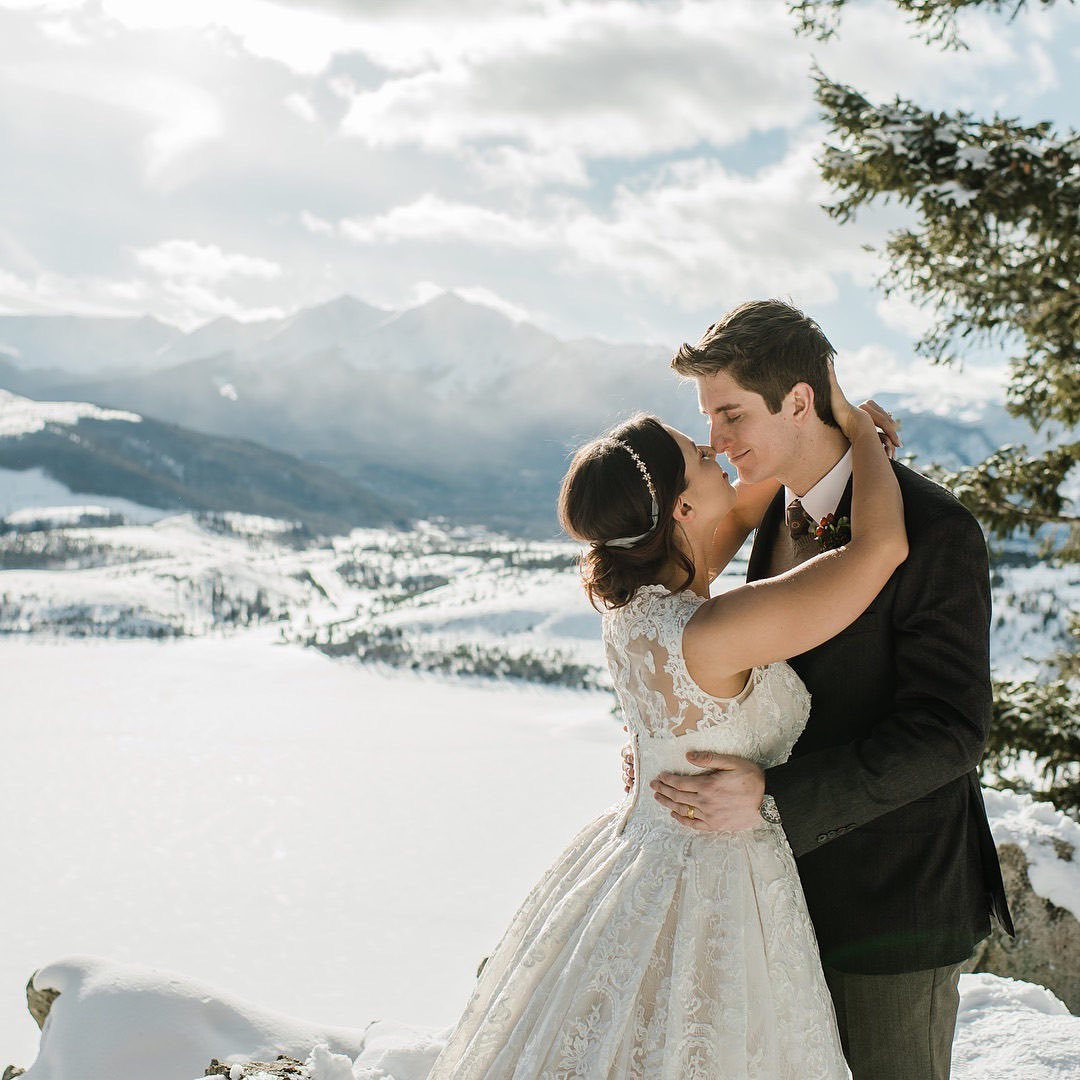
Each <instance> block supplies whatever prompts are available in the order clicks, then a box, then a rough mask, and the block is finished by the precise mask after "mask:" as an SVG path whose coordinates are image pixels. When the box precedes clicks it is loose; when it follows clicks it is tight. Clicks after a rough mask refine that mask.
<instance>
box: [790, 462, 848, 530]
mask: <svg viewBox="0 0 1080 1080" xmlns="http://www.w3.org/2000/svg"><path fill="white" fill-rule="evenodd" d="M849 479H851V447H848V452H847V453H846V454H845V455H844V456H843V457H842V458H841V459H840V460H839V461H838V462H837V463H836V464H835V465H834V466H833V467H832V468H831V469H830V470H829V471H828V472H827V473H826V474H825V475H824V476H823V477H822V478H821V479H820V480H819V481H818V482H817V483H816V484H815V485H814V486H813V487H812V488H811V489H810V490H809V491H808V492H807V493H806V494H805V495H803V497H802V498H801V499H800V498H799V496H798V495H796V494H795V492H794V491H792V490H791V488H789V487H785V488H784V507H785V509H786V508H787V507H789V506H790V505H791V502H792V500H793V499H799V502H801V503H802V506H803V509H804V510H805V511H806V512H807V514H808V515H809V516H810V517H811V518H813V520H814V521H815V522H819V521H821V519H822V518H823V517H824V516H825V515H826V514H834V513H836V507H837V506H838V505H839V503H840V498H841V496H842V495H843V494H844V489H845V488H846V487H847V482H848V480H849Z"/></svg>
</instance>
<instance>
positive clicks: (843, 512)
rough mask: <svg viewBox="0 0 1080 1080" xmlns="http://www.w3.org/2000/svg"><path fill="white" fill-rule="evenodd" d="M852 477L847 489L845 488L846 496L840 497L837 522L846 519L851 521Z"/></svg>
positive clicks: (837, 507) (837, 506)
mask: <svg viewBox="0 0 1080 1080" xmlns="http://www.w3.org/2000/svg"><path fill="white" fill-rule="evenodd" d="M851 479H852V478H851V477H850V476H849V477H848V482H847V487H846V488H844V494H843V495H841V496H840V501H839V502H838V503H837V504H836V520H837V521H839V520H840V519H841V518H844V517H846V518H847V519H848V520H849V521H850V520H851Z"/></svg>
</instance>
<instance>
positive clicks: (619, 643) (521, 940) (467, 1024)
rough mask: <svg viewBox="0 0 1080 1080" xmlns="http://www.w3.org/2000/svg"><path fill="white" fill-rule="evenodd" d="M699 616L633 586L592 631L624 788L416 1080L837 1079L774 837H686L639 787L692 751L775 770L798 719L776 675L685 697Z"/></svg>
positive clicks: (806, 939) (546, 881)
mask: <svg viewBox="0 0 1080 1080" xmlns="http://www.w3.org/2000/svg"><path fill="white" fill-rule="evenodd" d="M702 603H704V601H703V600H702V599H701V598H700V597H697V596H694V595H693V594H691V593H687V592H682V593H675V594H670V593H668V592H667V590H666V589H664V588H662V587H661V586H658V585H650V586H646V587H644V588H642V589H639V590H638V592H637V593H636V594H635V596H634V598H633V599H632V600H631V602H630V603H629V604H628V605H626V606H625V607H623V608H620V609H618V610H616V611H611V612H608V613H607V614H606V615H605V616H604V644H605V648H606V651H607V658H608V663H609V665H610V668H611V674H612V678H613V680H614V684H615V692H616V695H617V697H618V700H619V705H620V706H621V709H622V712H623V716H624V718H625V720H626V724H627V727H628V728H629V729H630V731H631V732H632V734H633V740H634V748H635V769H636V778H637V779H636V783H635V785H634V788H633V790H632V791H631V793H630V795H629V796H627V798H626V799H624V800H623V801H622V802H621V803H619V804H617V805H616V806H614V807H612V808H610V809H609V810H607V811H605V813H603V814H602V815H601V816H600V817H598V818H597V819H596V820H595V821H592V822H590V823H589V824H588V825H586V826H585V828H584V829H582V830H581V832H579V833H578V835H577V836H576V837H575V838H574V839H573V841H572V842H571V844H570V846H569V847H568V848H567V849H566V850H565V851H564V852H563V854H562V855H561V856H560V857H559V858H558V859H557V860H556V861H555V863H554V864H553V865H552V866H551V867H550V868H549V869H548V870H547V872H546V873H545V874H544V876H543V877H542V878H541V880H540V881H539V882H538V883H537V885H536V886H535V887H534V888H533V890H532V892H530V893H529V895H528V897H526V899H525V901H524V903H523V904H522V905H521V907H520V908H519V909H518V912H517V914H516V915H515V916H514V918H513V921H512V922H511V924H510V927H509V928H508V929H507V931H506V933H505V935H504V937H503V939H502V941H501V942H500V943H499V945H498V947H497V948H496V950H495V952H494V953H493V954H492V956H491V957H490V959H489V960H488V962H487V964H486V965H485V966H484V969H483V971H482V973H481V975H480V977H479V979H478V980H477V985H476V988H475V990H474V992H473V995H472V998H471V1000H470V1001H469V1004H468V1005H467V1007H466V1009H465V1012H464V1013H463V1015H462V1017H461V1019H460V1020H459V1022H458V1024H457V1026H456V1027H455V1029H454V1031H453V1033H452V1034H451V1036H450V1039H449V1041H448V1043H447V1046H446V1049H445V1050H444V1051H443V1052H442V1054H441V1055H440V1056H439V1058H438V1060H437V1061H436V1062H435V1065H434V1066H433V1069H432V1071H431V1073H430V1075H429V1080H443V1078H449V1077H454V1078H456V1080H464V1078H477V1077H484V1078H487V1080H496V1078H498V1080H502V1078H508V1080H509V1078H514V1080H533V1078H535V1080H578V1078H581V1080H585V1078H588V1080H625V1078H641V1080H727V1078H732V1080H734V1078H736V1077H737V1078H739V1080H842V1078H846V1077H847V1076H848V1075H849V1074H848V1071H847V1067H846V1065H845V1064H844V1059H843V1056H842V1053H841V1049H840V1042H839V1037H838V1035H837V1032H836V1023H835V1020H834V1016H833V1010H832V1002H831V1000H830V998H829V994H828V989H827V987H826V985H825V980H824V977H823V975H822V973H821V965H820V962H819V959H818V950H817V942H816V940H815V938H814V932H813V927H812V926H811V923H810V917H809V915H808V914H807V911H806V903H805V901H804V899H803V893H802V886H801V885H800V883H799V878H798V874H797V872H796V869H795V861H794V859H793V857H792V855H791V850H790V848H789V847H788V844H787V840H786V838H785V836H784V833H783V830H782V829H781V828H779V827H777V826H772V825H768V824H766V823H765V822H762V824H761V826H760V827H758V828H755V829H750V830H747V831H744V832H735V833H718V832H705V831H698V830H693V829H689V828H687V827H686V826H684V825H680V824H679V823H678V822H677V821H675V820H674V819H673V818H671V816H670V813H669V811H668V810H667V809H666V808H665V807H663V806H662V805H660V804H659V803H658V802H657V801H656V800H655V799H653V798H652V793H651V790H650V789H649V788H648V786H647V785H648V782H649V780H650V779H652V777H653V776H655V775H656V774H657V773H659V772H665V771H668V772H679V773H684V774H686V773H695V772H699V771H701V770H699V769H696V768H695V767H693V766H691V765H690V764H689V762H687V760H686V758H685V754H686V753H687V752H688V751H690V750H712V751H716V752H719V753H725V754H737V755H739V756H740V757H746V758H750V759H752V760H754V761H757V762H758V763H759V764H761V765H762V766H765V767H768V766H770V765H774V764H778V763H779V762H782V761H784V760H785V759H786V758H787V756H788V754H789V753H790V752H791V748H792V746H793V745H794V743H795V740H796V739H797V738H798V737H799V734H800V733H801V732H802V729H803V726H804V725H805V723H806V718H807V715H808V713H809V709H810V697H809V694H808V693H807V690H806V687H805V686H804V685H803V684H802V682H801V681H800V679H799V678H798V676H797V675H796V674H795V673H794V672H793V671H792V669H791V668H790V667H788V665H787V664H784V663H777V664H769V665H768V666H766V667H762V668H756V669H755V670H754V671H753V672H752V673H751V676H750V679H749V681H748V682H747V685H746V687H745V688H744V689H743V691H742V693H740V694H739V695H738V696H737V697H734V698H728V699H719V698H714V697H711V696H709V695H708V694H706V693H705V692H704V691H703V690H702V689H701V688H700V687H698V686H697V684H696V683H695V682H694V681H693V680H692V679H691V677H690V674H689V672H688V671H687V669H686V664H685V662H684V661H683V655H682V635H683V630H684V629H685V627H686V624H687V622H689V620H690V618H691V617H692V616H693V614H694V612H695V611H697V609H698V607H699V606H700V605H701V604H702ZM551 797H552V798H553V799H554V798H557V797H558V793H557V792H552V793H551Z"/></svg>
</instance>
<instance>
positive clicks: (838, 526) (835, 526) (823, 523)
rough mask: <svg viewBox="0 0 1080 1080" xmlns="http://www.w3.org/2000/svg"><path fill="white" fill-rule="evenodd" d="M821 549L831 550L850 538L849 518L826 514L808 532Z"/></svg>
mask: <svg viewBox="0 0 1080 1080" xmlns="http://www.w3.org/2000/svg"><path fill="white" fill-rule="evenodd" d="M810 535H811V536H812V537H813V538H814V540H815V541H816V542H817V545H818V547H819V548H821V550H822V551H832V549H833V548H838V547H841V546H842V545H844V544H846V543H847V542H848V541H849V540H850V539H851V519H850V518H846V517H842V518H837V516H836V515H835V514H826V515H825V516H824V517H823V518H822V519H821V520H820V521H819V522H818V523H817V526H816V527H815V528H814V530H813V531H812V532H811V534H810Z"/></svg>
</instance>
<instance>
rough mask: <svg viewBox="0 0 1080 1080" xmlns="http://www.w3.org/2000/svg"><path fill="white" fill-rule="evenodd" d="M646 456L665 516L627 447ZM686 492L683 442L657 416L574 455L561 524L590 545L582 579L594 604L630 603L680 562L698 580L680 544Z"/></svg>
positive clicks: (622, 427) (633, 421)
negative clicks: (625, 542) (631, 540)
mask: <svg viewBox="0 0 1080 1080" xmlns="http://www.w3.org/2000/svg"><path fill="white" fill-rule="evenodd" d="M619 443H625V444H626V446H629V447H631V448H632V449H633V451H634V452H635V453H636V454H637V455H638V457H640V458H641V460H642V462H643V463H644V465H645V467H646V469H648V471H649V477H650V479H651V480H652V483H653V487H654V488H655V489H656V502H657V505H658V506H659V511H660V512H659V516H658V518H657V521H656V526H655V527H654V528H650V524H651V521H652V500H651V496H650V493H649V489H648V486H647V485H646V483H645V478H644V477H643V476H642V474H641V470H640V469H639V468H638V464H637V462H636V461H634V459H633V458H632V457H631V456H630V454H628V453H627V452H626V449H625V448H624V447H622V446H620V445H619ZM685 490H686V462H685V460H684V458H683V453H682V450H681V449H680V447H679V444H678V443H677V442H676V441H675V440H674V439H673V438H672V436H671V435H669V434H668V432H667V430H666V429H665V427H664V425H663V424H662V423H661V422H660V421H659V420H658V419H657V418H656V417H655V416H649V415H648V414H646V413H638V414H637V415H636V416H632V417H631V418H630V419H629V420H627V421H626V422H625V423H622V424H619V425H618V427H614V428H612V429H611V430H610V431H608V432H606V433H605V434H603V435H601V436H600V438H598V439H594V440H593V441H592V442H590V443H586V445H585V446H583V447H581V449H580V450H578V452H577V453H576V454H575V455H574V460H573V461H572V462H571V463H570V468H569V470H568V471H567V473H566V476H564V477H563V482H562V490H561V491H560V492H559V522H560V524H561V525H562V527H563V528H564V529H565V530H566V532H567V533H568V534H569V535H570V536H571V537H573V538H574V539H575V540H580V541H583V542H586V543H588V545H589V547H588V548H587V549H586V550H585V552H584V554H583V555H582V557H581V564H580V565H581V577H582V580H583V581H584V583H585V591H586V592H587V593H588V595H589V602H590V603H591V604H592V605H593V607H596V606H597V602H598V601H599V602H600V603H602V604H603V605H604V606H605V607H607V608H619V607H622V606H623V605H624V604H626V603H627V602H628V601H629V600H630V599H631V597H633V595H634V593H635V592H636V591H637V590H638V588H639V587H640V586H642V585H649V584H653V583H656V582H658V581H659V579H660V577H661V576H662V575H663V574H664V573H665V572H666V571H667V570H668V569H669V568H670V567H671V566H672V565H675V566H680V567H682V569H684V570H685V571H686V582H685V583H684V584H683V585H682V586H681V588H685V587H686V586H687V585H689V584H690V583H691V582H692V581H693V580H694V563H693V560H692V559H690V557H689V556H688V555H686V554H685V553H684V552H683V551H682V550H681V549H680V548H679V547H678V545H677V544H676V542H675V529H676V523H675V519H674V517H673V516H672V514H673V511H674V509H675V501H676V499H678V497H679V496H680V495H681V494H682V493H683V492H684V491H685ZM641 533H646V534H647V535H646V536H644V537H643V538H642V539H641V540H639V541H638V542H637V543H636V544H633V545H632V546H631V547H605V546H604V541H605V540H614V539H616V538H619V537H630V536H637V535H639V534H641Z"/></svg>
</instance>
